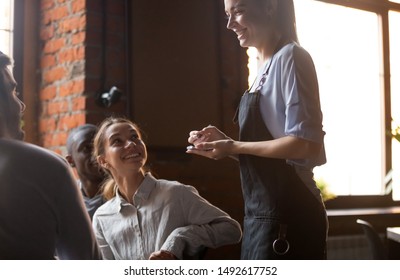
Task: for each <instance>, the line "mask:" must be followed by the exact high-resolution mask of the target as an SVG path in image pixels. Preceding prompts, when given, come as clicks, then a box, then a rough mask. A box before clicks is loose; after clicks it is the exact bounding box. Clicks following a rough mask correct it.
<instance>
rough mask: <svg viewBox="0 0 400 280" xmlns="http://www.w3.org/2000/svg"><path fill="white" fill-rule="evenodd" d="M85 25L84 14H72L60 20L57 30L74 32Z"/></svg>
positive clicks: (82, 28)
mask: <svg viewBox="0 0 400 280" xmlns="http://www.w3.org/2000/svg"><path fill="white" fill-rule="evenodd" d="M85 27H86V17H85V16H74V17H70V18H67V19H64V20H61V21H60V24H59V31H60V32H61V33H68V32H74V31H75V32H76V31H80V30H84V29H85Z"/></svg>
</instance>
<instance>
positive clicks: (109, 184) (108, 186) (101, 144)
mask: <svg viewBox="0 0 400 280" xmlns="http://www.w3.org/2000/svg"><path fill="white" fill-rule="evenodd" d="M119 123H127V124H129V125H131V126H133V127H134V128H135V130H136V131H137V133H138V135H139V138H140V139H142V132H141V130H140V128H139V126H138V125H137V124H136V123H134V122H132V121H130V120H128V119H126V118H121V117H108V118H106V119H105V120H103V121H102V122H101V124H100V125H99V128H98V130H97V133H96V136H95V137H94V140H93V160H95V161H97V157H98V156H101V155H104V152H105V132H106V130H107V128H109V127H110V126H111V125H113V124H119ZM99 166H100V164H99ZM101 168H103V167H101ZM103 170H104V171H105V173H106V174H107V178H106V180H105V182H104V183H103V185H102V190H103V196H104V197H105V198H106V199H107V200H109V199H111V198H113V197H114V196H115V194H116V191H117V184H116V182H115V181H114V178H113V177H112V175H111V173H110V172H109V171H108V170H107V169H105V168H103ZM143 171H147V169H146V168H144V170H143Z"/></svg>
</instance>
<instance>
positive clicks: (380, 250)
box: [357, 219, 387, 260]
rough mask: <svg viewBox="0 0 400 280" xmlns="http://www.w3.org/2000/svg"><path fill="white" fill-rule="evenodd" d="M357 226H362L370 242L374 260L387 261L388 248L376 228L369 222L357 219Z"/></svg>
mask: <svg viewBox="0 0 400 280" xmlns="http://www.w3.org/2000/svg"><path fill="white" fill-rule="evenodd" d="M357 224H359V225H361V227H362V229H363V231H364V234H365V236H366V237H367V240H368V245H369V247H370V248H371V252H372V259H374V260H385V259H387V253H386V247H385V244H384V243H383V241H382V239H381V238H380V236H379V234H378V233H377V231H376V230H375V229H374V227H373V226H372V225H371V224H370V223H369V222H367V221H364V220H361V219H357Z"/></svg>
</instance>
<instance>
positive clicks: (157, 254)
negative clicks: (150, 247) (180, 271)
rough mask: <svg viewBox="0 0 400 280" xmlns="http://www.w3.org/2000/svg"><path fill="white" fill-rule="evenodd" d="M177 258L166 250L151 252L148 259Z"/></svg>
mask: <svg viewBox="0 0 400 280" xmlns="http://www.w3.org/2000/svg"><path fill="white" fill-rule="evenodd" d="M177 259H178V258H177V257H176V256H175V255H174V254H172V253H171V252H168V251H163V250H161V251H157V252H153V253H151V255H150V257H149V260H177Z"/></svg>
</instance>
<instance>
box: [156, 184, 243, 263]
mask: <svg viewBox="0 0 400 280" xmlns="http://www.w3.org/2000/svg"><path fill="white" fill-rule="evenodd" d="M180 189H181V191H180V192H179V193H178V194H177V195H179V196H180V202H181V206H182V211H183V213H184V215H185V219H186V221H185V224H187V226H183V227H179V228H176V229H175V230H174V231H172V232H171V234H170V235H169V236H168V238H167V240H166V241H165V242H164V244H163V246H162V248H161V250H165V251H168V252H171V253H172V254H174V255H175V256H176V257H177V258H179V259H181V258H182V257H183V255H184V254H187V255H190V256H193V255H196V254H197V253H199V252H200V251H201V250H202V249H204V248H205V247H208V248H217V247H220V246H223V245H228V244H235V243H238V242H239V241H240V239H241V237H242V231H241V227H240V224H239V223H238V222H237V221H235V220H234V219H232V218H231V217H230V216H229V215H228V214H227V213H225V212H224V211H222V210H221V209H219V208H218V207H216V206H214V205H212V204H210V203H209V202H208V201H207V200H205V199H204V198H202V197H201V196H200V195H199V194H198V192H197V190H196V189H195V188H193V187H191V186H182V187H180Z"/></svg>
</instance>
